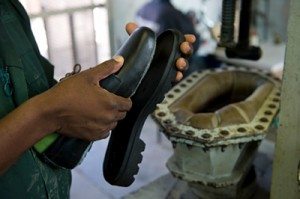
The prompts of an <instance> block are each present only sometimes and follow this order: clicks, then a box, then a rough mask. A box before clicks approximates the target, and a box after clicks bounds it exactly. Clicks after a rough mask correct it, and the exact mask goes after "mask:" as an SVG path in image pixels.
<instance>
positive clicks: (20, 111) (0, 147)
mask: <svg viewBox="0 0 300 199" xmlns="http://www.w3.org/2000/svg"><path fill="white" fill-rule="evenodd" d="M46 106H47V105H46ZM47 111H48V110H47V107H45V105H43V97H40V96H37V97H35V98H32V99H30V100H28V101H27V102H25V103H24V104H23V105H21V106H20V107H18V108H17V109H15V110H14V111H12V112H11V113H10V114H8V115H7V116H6V117H4V118H3V119H1V120H0V174H2V173H3V172H5V170H7V169H8V168H9V167H10V166H11V165H12V164H13V163H14V162H15V161H16V160H17V159H18V157H19V156H20V155H22V153H24V151H25V150H27V149H28V148H30V147H31V146H32V145H34V144H35V143H36V142H37V141H38V140H40V139H41V138H42V137H44V136H45V135H47V134H48V133H51V132H53V130H55V128H56V127H55V126H54V122H51V121H52V118H50V115H49V114H48V113H47Z"/></svg>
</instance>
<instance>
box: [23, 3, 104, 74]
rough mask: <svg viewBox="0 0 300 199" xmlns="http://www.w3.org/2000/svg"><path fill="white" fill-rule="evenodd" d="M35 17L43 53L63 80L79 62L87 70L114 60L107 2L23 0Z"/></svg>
mask: <svg viewBox="0 0 300 199" xmlns="http://www.w3.org/2000/svg"><path fill="white" fill-rule="evenodd" d="M20 2H21V3H22V4H23V5H24V7H25V9H26V10H27V12H28V14H29V16H30V18H31V26H32V30H33V32H34V35H35V38H36V41H37V43H38V45H39V48H40V51H41V54H42V55H44V56H45V57H47V58H48V59H49V60H50V61H51V62H52V63H53V64H54V65H55V78H56V79H60V78H61V77H63V76H64V74H66V73H67V72H70V71H71V70H72V67H73V65H74V64H76V63H79V64H81V65H82V67H83V69H86V68H89V67H92V66H95V65H96V64H97V63H99V62H101V61H104V60H106V59H108V58H109V57H110V43H109V32H108V15H107V8H106V0H51V1H50V0H20Z"/></svg>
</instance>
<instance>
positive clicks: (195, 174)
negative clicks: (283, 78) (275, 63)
mask: <svg viewBox="0 0 300 199" xmlns="http://www.w3.org/2000/svg"><path fill="white" fill-rule="evenodd" d="M215 74H217V75H215ZM223 75H224V79H225V78H228V77H229V78H230V77H231V76H232V75H235V76H245V77H249V78H250V79H251V78H252V77H253V78H252V79H251V80H250V81H252V84H250V86H248V85H247V82H246V83H244V82H241V85H242V86H240V87H241V90H242V92H244V90H245V91H246V92H245V93H246V94H247V96H246V98H245V101H246V100H248V101H250V100H249V99H251V100H252V101H250V103H248V104H247V103H243V102H244V101H243V100H244V99H241V100H240V101H234V100H233V102H227V104H226V103H225V104H224V103H223V104H221V106H220V105H219V104H218V101H214V99H209V100H211V101H213V106H212V107H216V108H214V109H211V108H207V107H209V105H208V104H209V103H208V102H207V101H204V103H202V104H201V100H202V102H203V99H201V98H205V97H206V96H205V95H206V94H207V95H211V94H209V93H203V90H205V89H204V87H201V86H202V84H203V82H205V81H209V78H215V79H214V80H213V81H220V82H221V84H219V86H220V87H222V86H223V85H222V83H223ZM220 76H221V77H220ZM216 77H218V78H216ZM253 79H254V80H253ZM224 81H225V83H226V81H227V80H224ZM245 81H247V80H245ZM227 83H228V82H227ZM229 83H230V82H229ZM199 85H200V86H199ZM253 85H254V86H256V85H258V86H257V88H256V87H255V88H252V87H253ZM206 86H208V87H209V88H211V89H212V90H213V89H215V91H216V90H217V91H220V92H222V90H221V89H220V88H214V87H213V86H212V84H206ZM234 86H235V85H234V84H233V86H232V85H230V86H229V87H227V90H228V89H229V88H233V87H234ZM234 88H236V89H237V90H238V91H239V87H238V86H237V87H234ZM251 89H252V90H251ZM206 91H207V90H206ZM229 91H230V92H231V93H235V90H233V91H231V90H229ZM250 91H251V92H250ZM208 92H209V91H208ZM253 93H254V94H253ZM260 93H262V96H264V97H261V98H259V99H257V98H255V97H253V96H258V97H260V96H259V95H258V94H260ZM236 95H237V96H240V95H239V92H236ZM170 96H171V97H170ZM195 96H197V97H199V98H196V97H195ZM213 96H214V95H213ZM248 96H250V97H248ZM214 97H216V96H214ZM225 97H226V95H225ZM279 97H280V82H278V81H276V80H275V79H274V78H272V77H271V76H269V75H268V74H267V72H265V71H261V70H257V69H249V68H242V67H241V68H236V67H227V68H225V69H216V70H214V71H211V70H209V71H203V72H201V73H197V72H196V73H193V74H191V75H190V76H189V77H187V78H186V79H185V80H183V81H182V82H181V83H179V84H177V85H176V86H175V87H174V88H173V89H172V90H170V91H169V92H168V93H167V94H166V97H165V99H164V101H163V102H162V103H161V104H158V105H157V109H156V111H155V112H154V113H153V116H154V118H155V119H156V121H157V122H158V123H159V124H160V125H161V127H162V129H163V132H164V134H165V135H166V136H167V137H168V139H169V140H170V141H171V142H172V144H173V148H174V154H173V156H172V157H171V158H170V159H169V160H168V162H167V167H168V169H169V170H170V172H171V173H172V174H173V175H174V176H175V177H176V178H179V179H182V180H184V181H186V182H188V184H189V186H190V188H191V189H196V190H194V191H193V192H196V193H198V194H197V195H198V196H199V197H204V198H205V197H206V196H207V197H208V195H206V196H205V195H203V193H206V192H210V193H211V192H212V191H213V192H215V193H218V194H225V195H226V194H228V193H229V192H228V190H238V189H240V184H241V183H242V182H243V180H244V179H245V176H247V174H248V173H249V172H250V168H251V163H252V160H253V157H254V154H255V152H256V150H257V148H258V146H259V144H260V141H261V140H262V139H263V138H264V137H265V136H266V133H267V130H268V128H269V126H270V125H271V123H272V120H273V119H274V117H275V116H276V114H277V112H278V109H279V102H280V99H279ZM238 99H240V98H238ZM256 99H257V101H255V100H256ZM199 101H200V102H199ZM221 101H222V99H221ZM224 101H226V99H225V100H224ZM240 102H241V103H240ZM184 103H186V104H184ZM193 103H194V104H197V103H199V104H200V105H199V107H200V108H198V107H197V106H194V107H192V108H191V106H192V105H191V104H193ZM234 103H239V104H234ZM182 104H183V105H184V106H183V105H182ZM245 104H246V105H249V104H250V106H246V105H245ZM216 105H218V106H216ZM178 107H179V108H178ZM182 107H184V108H182ZM224 107H225V108H224ZM228 107H229V109H228V110H229V111H227V109H226V108H228ZM232 107H234V108H232ZM245 107H246V108H245ZM243 108H245V109H243ZM178 110H179V111H178ZM191 110H193V111H194V112H193V111H191ZM195 110H196V111H195ZM220 110H226V111H227V112H225V113H227V115H228V117H235V115H234V114H238V115H239V116H241V117H239V118H242V119H244V120H241V119H239V118H238V119H237V120H235V118H234V119H233V120H232V121H233V122H231V123H230V122H224V121H226V119H228V118H226V117H227V115H226V114H224V115H225V116H226V117H223V115H221V114H219V113H220V112H221V111H220ZM236 110H237V111H236ZM247 111H248V112H247ZM162 113H163V114H162ZM202 113H203V114H202ZM201 114H202V115H201ZM218 114H219V115H218ZM199 115H200V116H199ZM203 115H205V116H207V117H201V116H203ZM194 116H195V118H196V119H198V120H196V124H195V123H193V122H195V121H194V120H191V119H190V118H193V117H194ZM197 116H199V117H198V118H197ZM222 117H223V118H224V119H223V121H222ZM186 118H188V119H186ZM207 118H209V119H210V120H207ZM220 118H221V119H220ZM207 121H209V122H208V123H209V124H211V125H210V126H209V125H208V126H209V127H207V128H201V125H202V124H201V125H198V124H197V122H199V123H201V122H203V123H205V122H207ZM228 121H231V120H228ZM199 126H200V127H199ZM254 178H255V177H254ZM234 193H238V191H234ZM236 196H237V195H232V197H231V196H230V197H229V198H236ZM207 197H206V198H207ZM209 198H218V197H217V196H216V197H212V196H211V195H209Z"/></svg>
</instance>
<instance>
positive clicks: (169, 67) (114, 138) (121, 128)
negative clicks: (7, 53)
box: [103, 30, 184, 186]
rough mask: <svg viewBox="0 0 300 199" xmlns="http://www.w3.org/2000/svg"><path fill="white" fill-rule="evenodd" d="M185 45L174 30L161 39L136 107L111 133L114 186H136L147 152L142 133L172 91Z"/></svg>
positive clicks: (107, 170) (107, 172)
mask: <svg viewBox="0 0 300 199" xmlns="http://www.w3.org/2000/svg"><path fill="white" fill-rule="evenodd" d="M183 41H184V37H183V35H182V34H181V33H179V32H178V31H174V30H168V31H166V32H164V33H162V34H161V35H160V36H159V37H158V38H157V45H156V51H155V54H154V58H153V60H152V63H151V65H150V67H149V70H148V72H147V73H146V75H145V77H144V79H143V80H142V82H141V84H140V86H139V87H138V89H137V91H136V93H135V95H133V96H132V98H131V99H132V103H133V106H132V108H131V110H130V111H129V112H128V113H127V115H126V118H125V119H124V120H122V121H120V122H118V125H117V127H116V128H115V129H114V130H113V131H112V133H111V137H110V140H109V143H108V147H107V150H106V154H105V159H104V163H103V174H104V178H105V179H106V181H107V182H109V183H110V184H112V185H118V186H129V185H131V184H132V183H133V182H134V175H136V174H137V173H138V170H139V166H138V164H139V163H141V161H142V158H143V156H142V154H141V153H142V152H143V151H144V149H145V143H144V142H143V141H142V140H141V139H140V133H141V130H142V128H143V125H144V122H145V120H146V118H147V116H148V115H149V114H150V113H152V112H153V111H154V109H155V107H156V104H157V103H159V102H161V101H162V100H163V98H164V94H165V93H166V92H167V91H169V90H170V89H171V87H172V81H173V80H175V77H176V72H177V70H176V67H175V65H176V60H177V59H178V58H179V57H180V55H181V53H180V44H181V43H182V42H183ZM160 74H161V75H160ZM141 102H146V103H141Z"/></svg>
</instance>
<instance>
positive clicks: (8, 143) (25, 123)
mask: <svg viewBox="0 0 300 199" xmlns="http://www.w3.org/2000/svg"><path fill="white" fill-rule="evenodd" d="M116 60H117V61H118V62H117V61H115V60H110V61H107V62H104V63H102V64H100V65H99V66H97V67H95V68H92V69H89V70H86V71H84V72H82V73H79V74H76V75H74V76H72V77H69V78H67V79H65V80H64V81H62V82H60V83H58V84H57V85H55V86H54V87H53V88H51V89H49V90H48V91H46V92H44V93H42V94H40V95H38V96H35V97H33V98H31V99H30V100H28V101H27V102H25V103H24V104H22V105H21V106H20V107H18V108H17V109H15V110H14V111H12V112H11V113H10V114H8V115H7V116H6V117H4V118H3V119H2V120H0V173H1V174H2V173H4V172H5V170H6V169H8V168H9V167H10V166H11V165H12V164H13V163H14V162H15V161H16V160H17V159H18V157H19V156H20V155H21V154H22V153H23V152H24V151H25V150H27V149H28V148H30V147H31V146H32V145H33V144H34V143H36V142H37V141H38V140H40V139H41V138H42V137H44V136H45V135H48V134H50V133H52V132H54V131H59V132H60V133H62V134H64V135H66V136H70V137H76V138H81V139H85V140H89V141H92V140H98V139H102V138H105V137H107V136H108V131H109V130H111V129H113V128H114V127H115V126H116V124H117V121H118V120H120V119H123V118H124V117H125V115H126V111H128V110H129V109H130V107H131V101H130V100H129V99H125V98H122V97H119V96H116V95H114V94H112V93H109V92H108V91H106V90H105V89H102V88H101V87H100V86H99V81H100V80H101V79H104V78H105V77H107V76H108V75H110V74H112V73H115V72H116V71H118V70H119V69H120V67H121V66H122V64H123V59H122V58H120V57H118V58H116Z"/></svg>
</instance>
